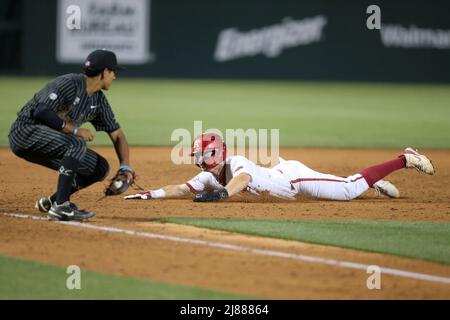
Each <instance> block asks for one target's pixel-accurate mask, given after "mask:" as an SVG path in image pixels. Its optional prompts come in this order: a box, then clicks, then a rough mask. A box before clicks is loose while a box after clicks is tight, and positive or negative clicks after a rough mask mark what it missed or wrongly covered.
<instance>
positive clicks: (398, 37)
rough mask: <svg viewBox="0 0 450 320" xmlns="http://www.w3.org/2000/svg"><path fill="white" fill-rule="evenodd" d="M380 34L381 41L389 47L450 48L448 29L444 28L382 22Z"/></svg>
mask: <svg viewBox="0 0 450 320" xmlns="http://www.w3.org/2000/svg"><path fill="white" fill-rule="evenodd" d="M380 34H381V43H382V44H383V45H384V46H385V47H389V48H407V49H410V48H432V49H441V50H443V49H447V50H448V49H450V30H446V29H429V28H419V27H417V26H415V25H410V26H409V27H404V26H402V25H397V24H383V25H382V28H381V30H380Z"/></svg>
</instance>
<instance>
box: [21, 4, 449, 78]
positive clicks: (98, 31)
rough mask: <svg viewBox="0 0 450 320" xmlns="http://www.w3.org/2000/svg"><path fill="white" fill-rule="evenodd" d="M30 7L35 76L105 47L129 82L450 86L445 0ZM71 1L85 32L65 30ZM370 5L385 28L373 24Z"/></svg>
mask: <svg viewBox="0 0 450 320" xmlns="http://www.w3.org/2000/svg"><path fill="white" fill-rule="evenodd" d="M22 1H23V31H24V32H23V39H22V41H23V42H22V44H23V45H22V50H23V51H22V73H23V74H27V75H54V74H60V73H66V72H73V71H74V70H79V64H80V63H81V59H79V61H76V58H77V56H83V55H84V52H88V51H89V50H90V48H93V47H95V46H97V45H98V46H100V45H101V46H105V47H109V48H114V50H116V51H118V56H119V59H120V60H122V61H126V66H127V68H128V70H127V72H126V75H127V76H143V77H168V78H171V77H176V78H180V77H181V78H246V79H303V80H354V81H406V82H450V16H449V13H450V2H448V1H444V0H434V1H427V0H408V1H406V0H397V1H375V2H374V1H364V0H362V1H361V0H348V1H324V0H309V1H295V0H246V1H237V0H236V1H234V0H214V1H211V0H197V1H183V0H151V1H146V0H129V1H119V0H70V1H69V0H45V1H35V0H22ZM71 4H79V5H80V7H81V9H82V10H81V25H80V27H81V29H79V30H78V29H74V30H71V31H70V30H68V29H67V27H66V26H65V23H66V22H67V19H69V16H70V14H69V13H67V11H66V10H67V8H68V6H69V5H71ZM372 4H377V5H378V6H379V8H380V9H381V29H380V30H378V29H373V30H370V29H369V28H368V27H367V19H368V18H369V16H370V15H371V14H372V13H373V12H374V11H371V14H368V13H367V12H366V11H367V8H368V6H369V5H372ZM371 22H372V24H371V25H375V24H376V23H375V22H376V21H375V20H371ZM375 26H376V25H375Z"/></svg>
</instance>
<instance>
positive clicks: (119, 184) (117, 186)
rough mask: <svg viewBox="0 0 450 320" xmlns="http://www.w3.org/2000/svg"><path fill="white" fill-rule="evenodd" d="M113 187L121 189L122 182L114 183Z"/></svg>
mask: <svg viewBox="0 0 450 320" xmlns="http://www.w3.org/2000/svg"><path fill="white" fill-rule="evenodd" d="M113 185H114V187H116V188H117V189H119V188H120V187H122V185H123V182H122V181H115V182H114V184H113Z"/></svg>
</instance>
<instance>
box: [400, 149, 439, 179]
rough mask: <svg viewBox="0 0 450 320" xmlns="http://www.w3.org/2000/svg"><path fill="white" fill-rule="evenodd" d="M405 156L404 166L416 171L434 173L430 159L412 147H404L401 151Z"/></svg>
mask: <svg viewBox="0 0 450 320" xmlns="http://www.w3.org/2000/svg"><path fill="white" fill-rule="evenodd" d="M403 154H404V155H405V158H406V167H407V168H415V169H416V170H417V171H420V172H425V173H426V174H434V172H435V170H434V166H433V163H432V162H431V160H430V159H428V158H427V157H425V156H424V155H422V154H420V153H419V152H417V150H414V149H413V148H406V149H405V152H404V153H403Z"/></svg>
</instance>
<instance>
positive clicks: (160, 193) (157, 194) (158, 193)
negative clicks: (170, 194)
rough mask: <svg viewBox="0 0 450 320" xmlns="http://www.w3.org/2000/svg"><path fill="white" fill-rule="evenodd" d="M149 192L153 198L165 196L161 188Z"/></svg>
mask: <svg viewBox="0 0 450 320" xmlns="http://www.w3.org/2000/svg"><path fill="white" fill-rule="evenodd" d="M150 194H151V195H152V198H153V199H158V198H165V197H166V192H165V191H164V190H163V189H158V190H154V191H150Z"/></svg>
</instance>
